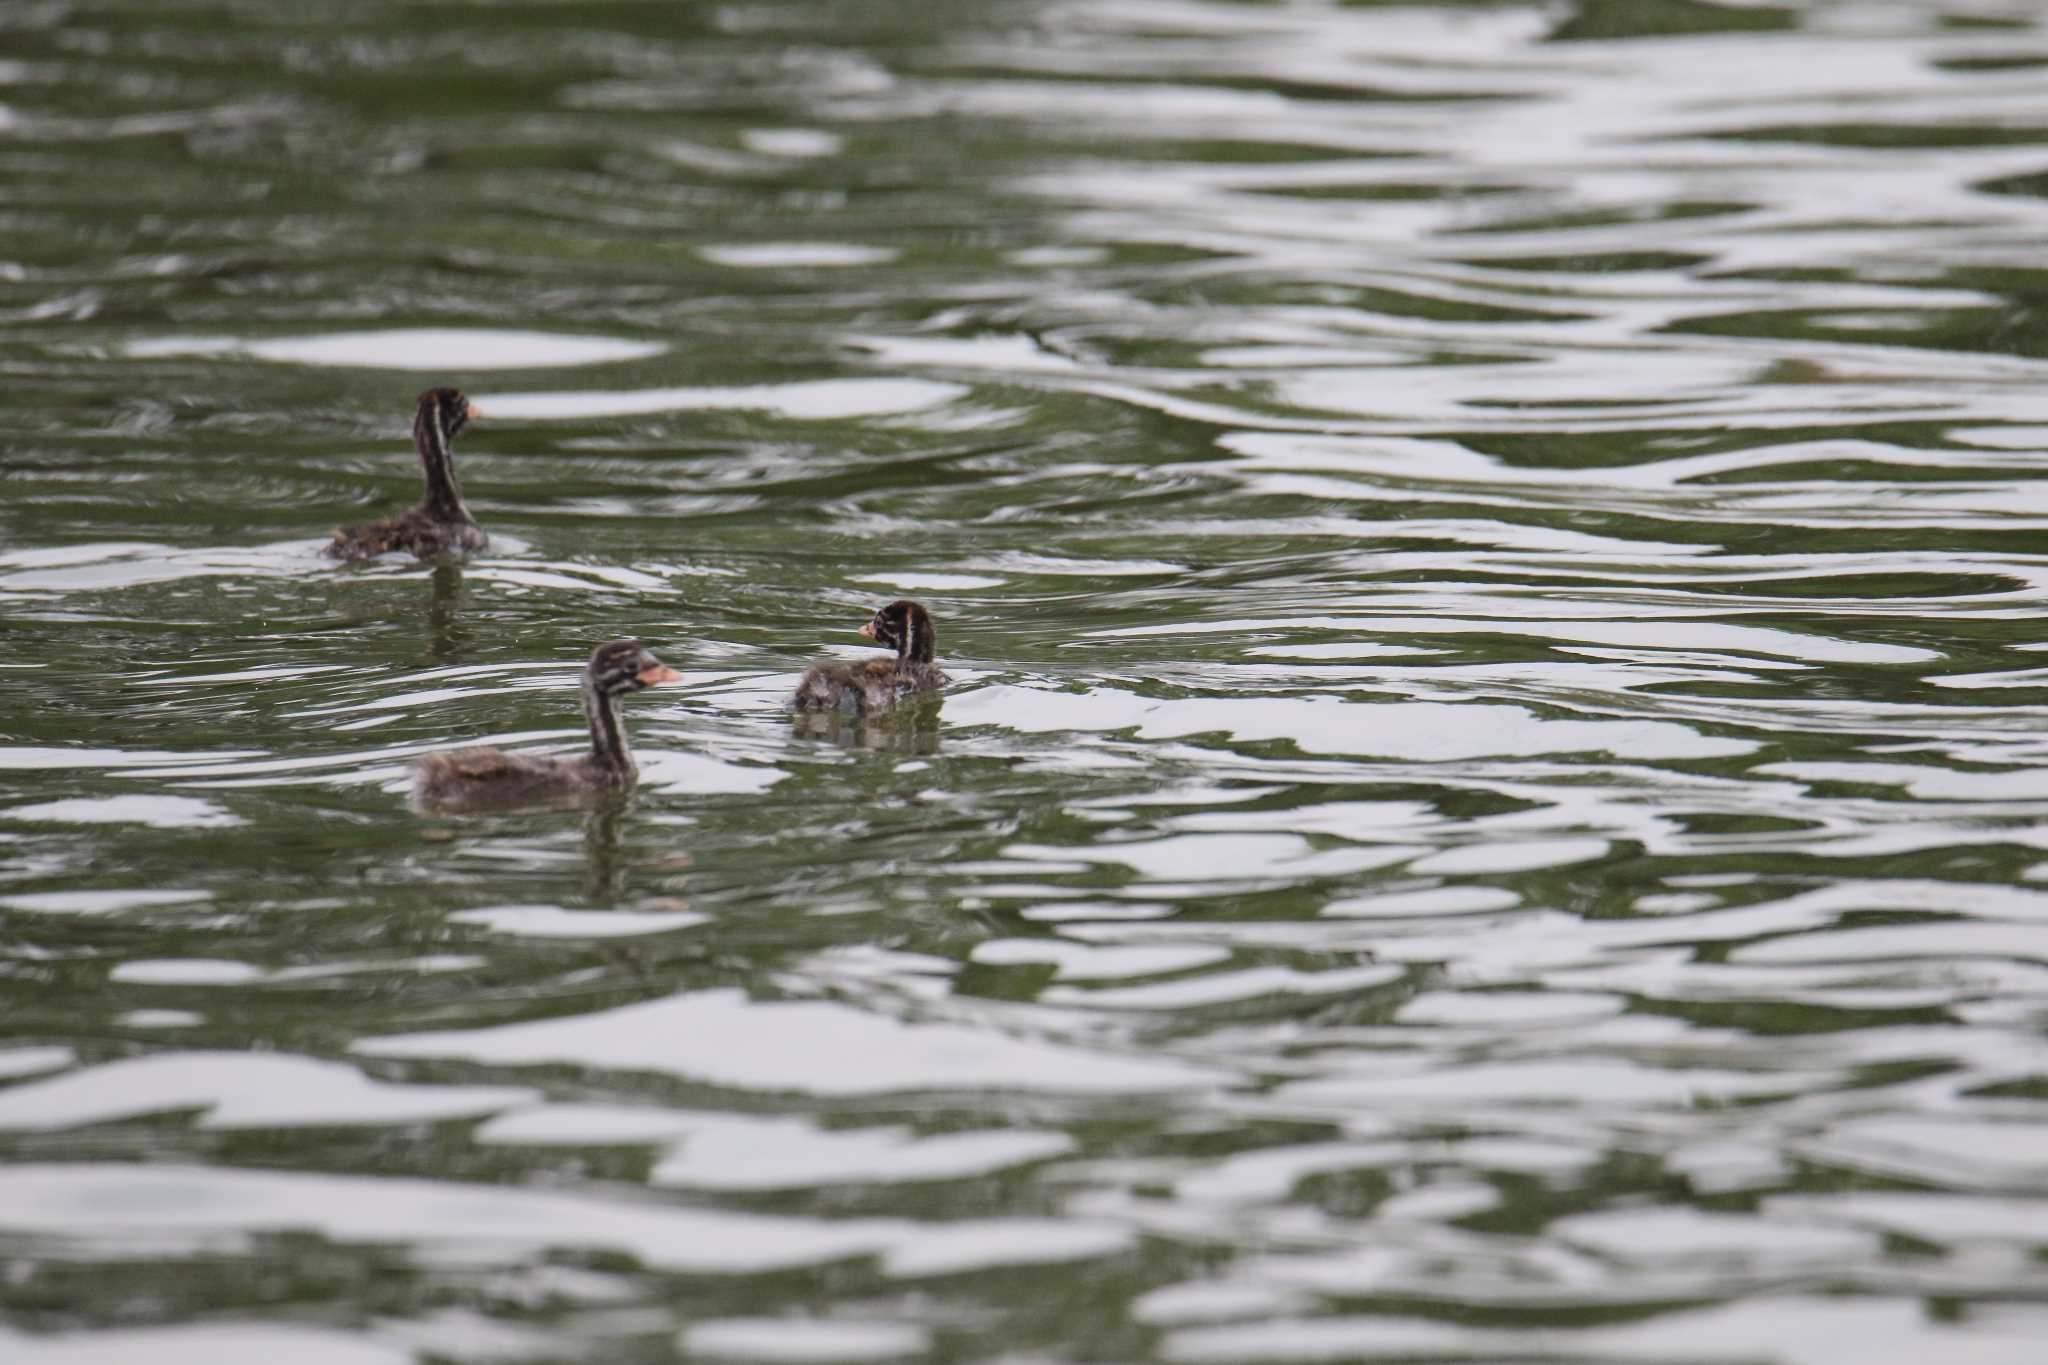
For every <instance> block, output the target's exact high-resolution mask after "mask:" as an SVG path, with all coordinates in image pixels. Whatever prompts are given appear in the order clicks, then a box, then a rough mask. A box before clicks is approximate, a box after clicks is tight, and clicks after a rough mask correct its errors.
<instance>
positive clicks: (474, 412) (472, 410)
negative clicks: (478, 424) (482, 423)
mask: <svg viewBox="0 0 2048 1365" xmlns="http://www.w3.org/2000/svg"><path fill="white" fill-rule="evenodd" d="M483 415H484V410H483V409H482V408H480V407H478V406H477V405H476V404H474V403H471V404H470V405H469V420H470V421H472V422H474V421H476V420H477V419H478V418H480V417H482V416H483Z"/></svg>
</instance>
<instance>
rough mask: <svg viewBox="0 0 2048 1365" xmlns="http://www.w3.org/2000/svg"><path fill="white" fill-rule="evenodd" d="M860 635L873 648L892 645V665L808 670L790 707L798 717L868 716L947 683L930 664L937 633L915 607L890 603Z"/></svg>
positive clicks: (922, 611)
mask: <svg viewBox="0 0 2048 1365" xmlns="http://www.w3.org/2000/svg"><path fill="white" fill-rule="evenodd" d="M860 633H861V634H862V635H863V636H865V637H866V638H868V639H870V640H873V641H875V642H876V643H877V644H884V645H893V646H894V647H895V649H896V657H895V658H893V659H886V658H885V659H863V660H861V661H860V662H859V663H854V664H812V665H811V667H810V669H809V670H808V671H807V672H806V673H805V674H804V677H803V681H802V682H800V683H798V684H797V685H796V696H795V697H794V698H792V699H791V701H790V705H792V706H794V707H795V708H796V709H797V710H799V711H846V712H852V713H853V714H855V715H863V716H864V715H868V714H870V713H871V712H875V711H880V710H883V709H885V708H887V707H890V706H893V705H895V704H896V703H897V702H899V701H901V700H903V699H904V698H905V697H910V696H915V695H916V694H918V693H920V692H936V691H938V690H939V689H940V688H942V687H944V686H945V685H946V682H947V678H946V675H945V674H944V673H942V672H940V671H939V668H938V665H937V664H935V663H933V662H932V660H933V658H934V657H935V656H936V655H937V653H938V645H939V637H938V632H937V631H936V630H934V629H933V628H932V617H931V613H930V612H928V611H926V610H925V609H924V608H923V607H922V606H921V605H919V604H918V603H916V602H908V601H897V602H891V603H890V604H889V605H888V606H886V607H880V608H878V609H876V611H875V615H874V619H872V620H870V621H869V622H868V623H867V624H866V625H864V626H862V627H861V628H860Z"/></svg>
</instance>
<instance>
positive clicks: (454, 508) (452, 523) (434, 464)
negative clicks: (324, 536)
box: [327, 389, 488, 559]
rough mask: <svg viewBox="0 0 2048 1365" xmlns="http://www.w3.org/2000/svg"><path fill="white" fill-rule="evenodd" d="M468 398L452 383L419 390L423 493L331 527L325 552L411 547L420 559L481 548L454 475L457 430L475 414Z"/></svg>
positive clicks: (341, 555) (416, 434)
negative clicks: (401, 506)
mask: <svg viewBox="0 0 2048 1365" xmlns="http://www.w3.org/2000/svg"><path fill="white" fill-rule="evenodd" d="M476 415H477V412H476V409H475V408H474V407H473V406H471V404H470V401H469V399H468V398H466V397H464V396H463V395H462V394H461V393H460V392H459V391H457V390H455V389H428V390H427V391H426V392H425V393H423V394H421V395H420V405H419V411H418V412H417V413H415V414H414V416H413V419H412V440H413V444H414V445H415V446H417V447H418V448H419V452H420V470H421V472H422V473H423V474H424V475H425V476H426V482H427V495H426V497H425V498H424V499H422V500H421V502H420V505H419V506H417V507H414V508H411V509H410V510H408V511H405V512H401V513H399V514H398V515H397V516H395V517H386V518H385V519H384V520H382V521H372V522H366V523H364V524H363V525H360V526H344V527H342V528H341V529H340V530H339V531H336V532H335V533H334V540H333V542H332V543H331V544H330V545H328V547H327V553H328V554H330V555H332V556H334V557H335V558H336V559H368V558H369V557H371V556H372V555H381V554H383V553H385V552H386V551H387V550H410V551H411V552H412V553H413V554H416V555H418V556H419V557H420V558H421V559H429V558H432V557H433V556H435V555H445V554H459V553H462V552H464V551H468V550H481V549H482V548H483V547H484V544H485V542H486V541H487V540H488V537H487V536H485V535H484V531H483V528H482V527H481V526H478V525H477V524H476V518H475V517H473V516H471V515H470V514H469V508H468V507H466V506H464V505H463V501H462V485H461V484H460V483H458V482H457V481H456V478H455V454H454V446H455V436H456V433H458V432H460V431H461V430H462V428H463V427H464V426H465V425H466V424H467V423H468V421H469V419H470V418H472V417H474V416H476Z"/></svg>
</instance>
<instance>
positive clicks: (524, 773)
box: [412, 640, 682, 806]
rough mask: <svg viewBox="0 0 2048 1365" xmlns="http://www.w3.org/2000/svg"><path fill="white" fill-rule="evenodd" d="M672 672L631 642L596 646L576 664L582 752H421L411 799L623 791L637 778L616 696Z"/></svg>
mask: <svg viewBox="0 0 2048 1365" xmlns="http://www.w3.org/2000/svg"><path fill="white" fill-rule="evenodd" d="M680 677H682V674H680V673H678V672H676V671H675V670H674V669H673V668H670V667H669V666H668V665H667V664H665V663H663V662H662V661H661V660H659V659H657V658H655V657H654V655H653V653H652V652H650V651H649V650H648V648H647V646H645V645H643V644H641V643H640V642H639V641H638V640H612V641H610V642H608V643H606V644H602V645H599V646H598V647H597V652H596V653H594V654H592V655H591V656H590V663H589V665H588V666H586V667H585V668H584V670H583V714H584V715H585V716H586V717H587V718H588V719H589V721H590V752H589V753H587V754H578V755H575V756H573V757H548V756H545V755H539V754H513V753H507V752H506V751H505V750H503V749H455V750H452V751H450V752H448V753H440V754H428V755H427V756H426V757H425V758H422V759H421V760H420V761H419V764H418V765H417V767H416V768H415V769H414V772H413V785H412V794H413V800H414V801H416V802H418V803H419V804H421V805H425V806H468V805H507V804H519V803H524V802H532V801H553V800H561V799H564V798H570V797H580V796H585V795H589V794H591V793H595V792H600V791H623V790H625V789H626V788H628V787H631V786H632V785H633V783H634V782H635V781H637V780H638V779H639V776H640V770H639V768H637V767H636V766H635V765H634V763H633V753H632V750H630V749H629V748H627V747H626V728H625V726H624V725H623V724H621V723H620V720H619V698H621V697H623V696H625V695H626V694H627V693H629V692H639V691H642V690H644V689H646V688H649V687H653V686H656V685H657V684H660V683H665V682H674V681H676V680H677V679H678V678H680Z"/></svg>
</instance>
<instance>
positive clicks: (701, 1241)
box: [0, 1163, 1130, 1277]
mask: <svg viewBox="0 0 2048 1365" xmlns="http://www.w3.org/2000/svg"><path fill="white" fill-rule="evenodd" d="M290 1229H314V1230H317V1231H319V1232H320V1233H321V1234H323V1235H324V1236H327V1237H329V1238H332V1239H334V1240H335V1241H338V1242H370V1243H386V1244H407V1245H411V1246H415V1247H418V1248H421V1249H422V1250H430V1249H433V1248H447V1249H449V1250H460V1251H463V1252H464V1253H466V1254H468V1255H471V1256H474V1257H476V1258H478V1259H488V1260H490V1261H495V1262H501V1263H517V1262H524V1261H527V1260H530V1259H532V1258H533V1257H535V1256H537V1255H538V1254H540V1253H541V1252H542V1251H543V1250H544V1249H546V1248H549V1247H595V1248H611V1249H616V1250H620V1251H625V1252H629V1253H631V1254H632V1255H634V1256H637V1257H639V1258H640V1260H642V1261H643V1262H645V1263H646V1264H648V1265H650V1266H658V1267H663V1268H666V1269H670V1270H678V1271H690V1272H695V1273H698V1274H712V1275H742V1274H748V1273H756V1272H761V1271H767V1270H781V1269H791V1268H795V1267H799V1266H808V1265H821V1264H825V1263H827V1262H831V1261H837V1260H842V1259H845V1258H847V1257H855V1256H877V1257H880V1258H881V1261H882V1265H883V1268H884V1270H885V1271H886V1272H887V1273H889V1274H892V1275H899V1276H904V1277H916V1276H926V1275H943V1274H948V1273H954V1272H957V1271H961V1270H968V1269H975V1268H980V1267H986V1266H1002V1265H1026V1264H1043V1263H1047V1262H1058V1261H1069V1260H1091V1259H1094V1258H1096V1257H1100V1256H1103V1255H1107V1254H1109V1253H1111V1252H1115V1251H1118V1250H1120V1249H1122V1248H1123V1247H1124V1246H1126V1245H1127V1244H1128V1243H1129V1241H1130V1234H1129V1233H1128V1232H1126V1231H1124V1230H1122V1229H1119V1228H1116V1227H1114V1226H1110V1225H1107V1224H1102V1223H1091V1222H1085V1221H1080V1220H1058V1221H1055V1220H1049V1219H1029V1218H987V1219H973V1220H963V1221H959V1222H953V1223H929V1224H926V1223H917V1222H912V1221H908V1220H904V1219H888V1218H843V1219H827V1218H791V1217H778V1216H773V1215H766V1214H747V1213H727V1212H719V1211H715V1210H710V1209H699V1208H688V1207H682V1206H678V1205H673V1204H659V1203H632V1202H622V1201H618V1200H612V1199H605V1198H602V1197H599V1196H597V1195H595V1194H555V1193H546V1192H540V1191H531V1190H516V1189H505V1188H494V1187H491V1186H485V1185H462V1184H455V1183H449V1182H439V1181H431V1180H409V1179H393V1178H380V1177H372V1176H326V1175H311V1174H300V1173H296V1172H284V1171H234V1170H226V1169H213V1168H208V1167H198V1166H172V1165H160V1166H141V1165H127V1164H120V1163H99V1164H79V1165H64V1164H49V1165H34V1164H21V1165H14V1166H9V1167H6V1168H0V1231H10V1232H14V1233H17V1234H19V1233H24V1232H28V1233H37V1234H40V1235H43V1236H60V1237H63V1238H64V1239H65V1240H66V1241H67V1242H68V1243H70V1244H71V1245H72V1246H73V1247H74V1248H76V1249H78V1250H79V1251H81V1252H87V1253H96V1254H98V1255H101V1256H105V1257H113V1258H117V1257H121V1256H125V1255H127V1254H128V1252H129V1251H130V1249H131V1247H132V1242H133V1239H134V1238H136V1237H140V1236H148V1237H150V1238H151V1239H152V1241H153V1243H154V1244H155V1245H157V1246H158V1247H160V1248H168V1247H170V1246H172V1245H175V1244H177V1243H179V1242H182V1243H183V1244H184V1245H185V1246H186V1247H187V1249H197V1248H198V1247H200V1246H203V1245H207V1244H213V1245H218V1243H219V1239H220V1237H221V1235H222V1234H241V1235H244V1236H249V1235H254V1234H257V1233H261V1232H266V1231H284V1230H290Z"/></svg>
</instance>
